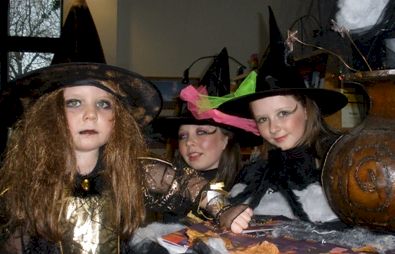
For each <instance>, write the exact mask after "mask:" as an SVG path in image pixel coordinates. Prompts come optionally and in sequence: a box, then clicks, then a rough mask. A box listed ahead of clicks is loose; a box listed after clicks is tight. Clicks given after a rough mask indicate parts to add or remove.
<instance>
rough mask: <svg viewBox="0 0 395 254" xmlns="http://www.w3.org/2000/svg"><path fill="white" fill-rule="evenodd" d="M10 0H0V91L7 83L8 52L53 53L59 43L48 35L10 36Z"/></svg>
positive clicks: (60, 25)
mask: <svg viewBox="0 0 395 254" xmlns="http://www.w3.org/2000/svg"><path fill="white" fill-rule="evenodd" d="M59 1H60V8H61V10H60V22H61V23H60V24H59V27H60V29H61V30H62V24H63V8H64V6H63V0H59ZM9 8H10V0H1V1H0V41H1V42H3V43H2V44H1V46H0V91H2V90H3V89H5V88H6V87H7V85H8V82H9V81H8V77H9V74H8V65H9V59H8V54H9V52H13V51H14V52H15V51H16V52H40V53H55V51H56V48H57V45H59V42H60V37H59V38H49V37H21V36H10V35H9V33H8V30H9V27H8V25H9V24H8V20H9V16H8V14H9Z"/></svg>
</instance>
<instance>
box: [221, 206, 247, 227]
mask: <svg viewBox="0 0 395 254" xmlns="http://www.w3.org/2000/svg"><path fill="white" fill-rule="evenodd" d="M252 215H253V212H252V209H251V208H249V207H248V206H247V205H244V204H241V205H235V206H231V207H230V208H227V209H226V210H225V211H223V212H222V213H221V214H220V216H219V224H220V226H221V227H226V228H228V229H230V230H231V231H232V232H233V233H241V232H242V231H243V230H244V229H246V228H248V223H249V222H250V221H251V218H252Z"/></svg>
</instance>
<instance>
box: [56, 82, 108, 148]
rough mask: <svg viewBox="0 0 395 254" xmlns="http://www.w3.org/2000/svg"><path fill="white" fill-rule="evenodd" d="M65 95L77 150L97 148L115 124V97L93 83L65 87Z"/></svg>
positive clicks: (67, 112)
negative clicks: (91, 84)
mask: <svg viewBox="0 0 395 254" xmlns="http://www.w3.org/2000/svg"><path fill="white" fill-rule="evenodd" d="M63 96H64V101H65V112H66V118H67V122H68V126H69V129H70V132H71V136H72V138H73V142H74V149H75V151H76V152H90V151H98V149H99V148H100V147H101V146H103V145H104V144H106V143H107V141H108V139H109V137H110V135H111V132H112V130H113V127H114V109H113V103H114V100H113V96H112V95H111V94H109V93H107V92H106V91H104V90H102V89H100V88H97V87H94V86H75V87H66V88H65V89H64V92H63Z"/></svg>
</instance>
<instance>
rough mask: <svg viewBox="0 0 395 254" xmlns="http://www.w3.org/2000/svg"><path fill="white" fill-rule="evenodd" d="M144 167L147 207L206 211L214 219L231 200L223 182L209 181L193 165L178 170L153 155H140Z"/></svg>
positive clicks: (179, 210) (175, 210)
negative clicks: (142, 156) (152, 156)
mask: <svg viewBox="0 0 395 254" xmlns="http://www.w3.org/2000/svg"><path fill="white" fill-rule="evenodd" d="M140 162H141V165H142V168H143V170H144V186H145V188H144V198H145V202H146V206H147V208H149V209H151V210H154V211H159V212H172V213H175V214H177V215H186V214H187V213H188V212H189V211H191V210H192V209H196V210H203V211H205V214H207V215H208V216H209V217H207V218H210V219H213V218H215V216H216V215H217V213H218V212H219V211H220V210H221V209H222V208H223V207H224V206H225V205H227V203H228V200H227V192H226V191H223V189H222V187H223V184H222V183H215V182H209V180H207V179H206V178H204V177H203V176H202V175H200V174H198V173H197V171H196V170H194V169H192V168H182V169H178V168H176V167H174V166H173V165H172V164H171V163H169V162H166V161H163V160H160V159H157V158H151V157H144V158H140Z"/></svg>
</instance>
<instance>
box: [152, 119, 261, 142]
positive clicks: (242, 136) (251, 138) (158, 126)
mask: <svg viewBox="0 0 395 254" xmlns="http://www.w3.org/2000/svg"><path fill="white" fill-rule="evenodd" d="M189 124H190V125H211V126H217V127H220V128H223V129H226V130H229V131H231V132H233V134H234V138H235V140H236V142H238V143H239V145H240V146H241V147H254V146H258V145H261V144H262V143H263V139H262V138H261V137H260V136H257V135H254V134H253V133H250V132H247V131H244V130H242V129H239V128H236V127H232V126H229V125H227V124H221V123H217V122H215V121H214V120H212V119H203V120H198V119H196V118H194V117H193V116H192V115H191V117H187V116H184V117H178V116H173V117H172V116H169V117H165V118H163V117H159V118H157V119H155V120H154V121H153V122H152V126H153V129H154V130H156V131H157V132H160V133H161V134H162V135H163V136H164V137H166V138H172V139H178V130H179V129H180V126H181V125H189Z"/></svg>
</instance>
